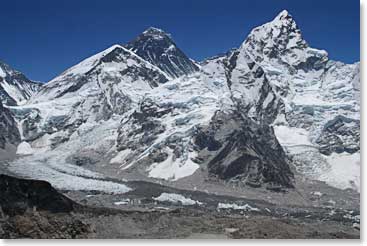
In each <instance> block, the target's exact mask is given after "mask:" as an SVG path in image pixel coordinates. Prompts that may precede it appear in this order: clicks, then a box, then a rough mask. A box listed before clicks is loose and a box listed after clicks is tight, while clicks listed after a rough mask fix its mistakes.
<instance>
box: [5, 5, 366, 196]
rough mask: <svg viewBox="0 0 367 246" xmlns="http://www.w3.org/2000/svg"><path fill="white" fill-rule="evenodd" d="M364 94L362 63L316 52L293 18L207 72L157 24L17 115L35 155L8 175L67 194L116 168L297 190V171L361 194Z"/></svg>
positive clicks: (279, 21)
mask: <svg viewBox="0 0 367 246" xmlns="http://www.w3.org/2000/svg"><path fill="white" fill-rule="evenodd" d="M359 97H360V96H359V64H351V65H347V64H343V63H340V62H334V61H330V60H329V59H328V57H327V53H326V52H325V51H321V50H316V49H313V48H310V47H309V45H308V44H307V43H306V41H304V40H303V38H302V35H301V32H300V30H299V28H298V26H297V25H296V23H295V21H294V19H293V18H292V17H291V16H290V15H289V14H288V12H287V11H283V12H281V13H280V14H279V15H278V16H277V17H276V18H275V19H274V20H273V21H271V22H269V23H266V24H264V25H263V26H260V27H257V28H255V29H254V30H253V31H252V32H251V33H250V35H249V36H248V38H247V39H246V40H245V41H244V43H243V44H242V45H241V47H240V48H238V49H235V50H231V51H230V52H228V53H227V54H225V55H222V56H217V57H214V58H210V59H207V60H206V61H204V62H201V64H200V66H199V65H197V64H195V63H194V62H192V61H191V60H190V59H189V58H187V57H186V56H185V55H184V54H183V53H182V51H180V50H179V49H178V48H177V47H176V45H175V44H174V42H173V41H172V38H171V37H170V36H168V35H167V34H165V33H164V32H163V31H161V30H159V29H154V28H150V29H148V30H147V31H145V32H144V33H143V34H141V35H140V36H139V37H138V38H136V39H135V40H134V41H132V42H130V43H129V44H127V45H126V46H120V45H115V46H112V47H111V48H108V49H106V50H105V51H102V52H101V53H99V54H96V55H94V56H92V57H90V58H87V59H86V60H84V61H82V62H81V63H79V64H77V65H76V66H74V67H72V68H70V69H68V70H67V71H65V72H64V73H62V74H61V75H60V76H58V77H56V78H55V79H53V80H51V81H50V82H49V83H47V84H46V85H45V86H44V87H43V88H42V90H41V91H39V92H38V93H37V94H36V95H35V96H33V97H32V98H31V100H30V101H29V102H28V103H27V105H23V106H18V107H11V110H12V111H13V113H14V115H15V116H16V118H17V120H18V121H19V122H20V125H21V129H20V132H21V136H22V139H23V140H24V141H26V142H27V143H28V144H29V145H27V151H28V152H27V153H32V152H33V153H34V154H33V155H30V156H24V157H22V158H21V159H18V160H17V161H15V162H13V163H12V164H11V165H10V168H11V170H12V171H13V172H18V173H19V172H20V173H21V174H23V175H29V176H32V177H33V176H34V177H38V178H44V179H45V178H46V180H49V181H50V182H51V183H52V182H53V180H54V182H55V183H56V185H57V186H58V187H62V184H63V182H66V183H67V182H68V181H67V180H68V177H69V176H70V177H72V176H75V175H76V176H78V177H86V178H90V177H94V176H95V175H97V176H98V175H99V174H96V173H95V172H90V171H89V170H88V168H93V170H97V171H100V172H102V173H103V172H104V169H105V168H106V167H107V166H108V168H115V169H116V176H118V177H121V176H122V177H124V173H136V174H138V175H143V176H145V177H150V178H155V179H164V180H169V181H176V180H178V179H182V178H185V177H187V176H191V175H193V174H194V173H195V172H204V173H206V174H207V175H209V176H210V177H215V178H219V179H222V180H226V181H233V182H242V183H244V184H246V185H248V186H251V187H260V186H266V187H268V188H270V189H271V188H277V187H279V186H282V187H292V186H293V185H294V180H293V177H294V175H293V173H292V171H291V168H290V165H295V166H296V168H297V171H298V172H300V173H302V174H304V175H306V176H307V177H311V178H315V179H319V180H323V181H326V182H328V183H329V184H331V185H334V186H337V187H339V188H354V189H357V190H358V189H359V188H358V187H359V172H358V171H359V170H358V167H359ZM22 144H23V145H22V146H25V144H24V143H22ZM29 147H30V148H29ZM30 150H31V151H30ZM347 165H349V167H348V166H347ZM344 166H345V168H346V169H348V170H349V171H350V172H348V173H349V174H348V175H341V174H340V170H343V167H344ZM117 174H118V175H117ZM65 175H66V176H65ZM67 175H69V176H67ZM98 177H99V178H101V177H103V175H101V177H100V176H98ZM78 182H81V181H78ZM66 183H65V187H69V186H68V184H66Z"/></svg>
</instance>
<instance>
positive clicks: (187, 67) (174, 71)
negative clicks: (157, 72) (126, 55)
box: [125, 27, 199, 78]
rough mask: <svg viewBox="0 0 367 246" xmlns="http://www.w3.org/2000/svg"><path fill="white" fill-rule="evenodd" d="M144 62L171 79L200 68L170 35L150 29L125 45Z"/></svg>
mask: <svg viewBox="0 0 367 246" xmlns="http://www.w3.org/2000/svg"><path fill="white" fill-rule="evenodd" d="M125 47H126V48H127V49H129V50H131V51H133V52H135V53H136V54H137V55H138V56H140V57H141V58H143V59H144V60H146V61H148V62H150V63H151V64H153V65H155V66H157V67H159V68H160V69H161V70H162V71H164V72H165V73H167V74H168V75H169V76H170V77H171V78H177V77H180V76H182V75H187V74H190V73H193V72H195V71H198V70H199V68H198V66H197V65H196V64H195V63H194V62H193V61H192V60H190V58H188V57H187V56H186V55H185V54H184V53H183V52H182V51H181V50H180V49H179V48H178V47H177V45H176V44H175V42H174V41H173V39H172V37H171V35H170V34H168V33H166V32H164V31H163V30H161V29H158V28H155V27H150V28H148V29H147V30H145V31H144V32H143V33H142V34H140V35H139V36H138V37H136V38H135V39H134V40H132V41H130V42H129V43H127V44H126V45H125Z"/></svg>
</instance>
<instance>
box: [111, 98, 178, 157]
mask: <svg viewBox="0 0 367 246" xmlns="http://www.w3.org/2000/svg"><path fill="white" fill-rule="evenodd" d="M170 112H171V109H170V108H160V107H159V106H158V105H157V104H156V103H155V102H153V101H152V100H151V99H149V98H147V99H144V100H143V101H142V102H141V103H140V108H139V110H137V111H135V112H134V113H133V114H132V115H131V116H130V118H129V119H128V120H127V121H124V122H123V123H122V124H121V126H120V128H119V135H118V137H117V144H118V148H119V149H126V148H131V149H133V150H136V149H140V148H142V147H143V146H148V145H149V144H151V143H152V142H153V141H154V140H155V139H156V138H157V135H159V134H160V133H162V132H164V131H165V126H164V125H163V124H162V123H161V120H160V118H161V117H162V116H163V115H165V114H168V113H170Z"/></svg>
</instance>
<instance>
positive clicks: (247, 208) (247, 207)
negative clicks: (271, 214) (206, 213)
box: [217, 202, 260, 211]
mask: <svg viewBox="0 0 367 246" xmlns="http://www.w3.org/2000/svg"><path fill="white" fill-rule="evenodd" d="M217 209H234V210H245V211H260V209H258V208H255V207H251V206H250V205H248V204H245V205H238V204H236V203H221V202H220V203H218V207H217Z"/></svg>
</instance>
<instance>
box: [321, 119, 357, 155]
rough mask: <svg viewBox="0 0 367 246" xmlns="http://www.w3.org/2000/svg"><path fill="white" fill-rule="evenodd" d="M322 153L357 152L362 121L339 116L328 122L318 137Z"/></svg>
mask: <svg viewBox="0 0 367 246" xmlns="http://www.w3.org/2000/svg"><path fill="white" fill-rule="evenodd" d="M316 143H317V144H319V146H320V147H319V150H320V152H321V153H322V154H325V155H330V154H331V153H333V152H336V153H342V152H348V153H351V154H352V153H355V152H357V151H359V149H360V121H359V120H354V119H350V118H346V117H344V116H337V117H335V118H334V119H333V120H330V121H329V122H327V123H326V124H325V126H324V128H323V130H322V133H321V134H320V136H319V137H318V138H317V140H316Z"/></svg>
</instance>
